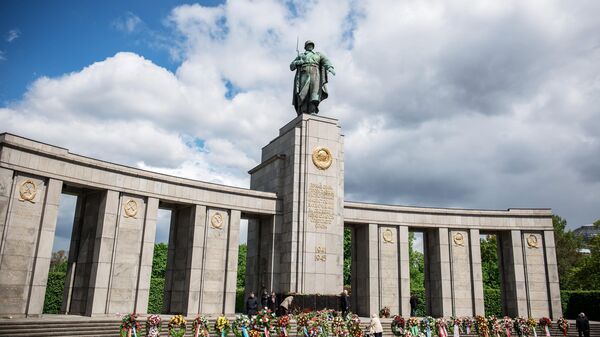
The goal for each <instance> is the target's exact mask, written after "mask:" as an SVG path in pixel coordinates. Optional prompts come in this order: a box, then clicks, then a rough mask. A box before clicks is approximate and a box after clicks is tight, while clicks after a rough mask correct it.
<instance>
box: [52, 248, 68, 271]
mask: <svg viewBox="0 0 600 337" xmlns="http://www.w3.org/2000/svg"><path fill="white" fill-rule="evenodd" d="M67 258H68V257H67V252H65V251H64V250H59V251H58V252H54V253H52V257H51V258H50V272H51V273H54V272H63V273H66V272H67V266H68V263H67Z"/></svg>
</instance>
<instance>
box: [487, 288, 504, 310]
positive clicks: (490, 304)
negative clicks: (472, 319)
mask: <svg viewBox="0 0 600 337" xmlns="http://www.w3.org/2000/svg"><path fill="white" fill-rule="evenodd" d="M483 301H484V306H485V315H486V316H492V315H494V316H497V317H502V316H503V314H502V293H501V292H500V289H484V290H483Z"/></svg>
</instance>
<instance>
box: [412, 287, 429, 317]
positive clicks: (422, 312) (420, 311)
mask: <svg viewBox="0 0 600 337" xmlns="http://www.w3.org/2000/svg"><path fill="white" fill-rule="evenodd" d="M410 292H411V293H413V294H415V296H417V299H418V300H419V304H417V316H419V317H424V316H427V303H425V289H411V290H410Z"/></svg>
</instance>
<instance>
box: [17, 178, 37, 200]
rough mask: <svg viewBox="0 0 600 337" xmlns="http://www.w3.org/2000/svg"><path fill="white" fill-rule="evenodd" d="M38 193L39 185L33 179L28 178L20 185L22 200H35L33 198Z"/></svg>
mask: <svg viewBox="0 0 600 337" xmlns="http://www.w3.org/2000/svg"><path fill="white" fill-rule="evenodd" d="M36 193H37V186H36V185H35V183H34V182H33V180H31V179H27V180H25V181H23V182H22V183H21V186H19V196H20V200H21V201H29V202H34V201H33V198H35V195H36Z"/></svg>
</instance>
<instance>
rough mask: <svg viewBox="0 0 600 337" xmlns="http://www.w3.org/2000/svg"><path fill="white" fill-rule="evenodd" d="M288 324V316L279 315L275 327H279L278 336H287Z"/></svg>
mask: <svg viewBox="0 0 600 337" xmlns="http://www.w3.org/2000/svg"><path fill="white" fill-rule="evenodd" d="M288 325H290V316H288V315H285V316H281V317H279V319H278V320H277V327H278V328H279V337H287V336H288V333H287V327H288Z"/></svg>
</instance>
